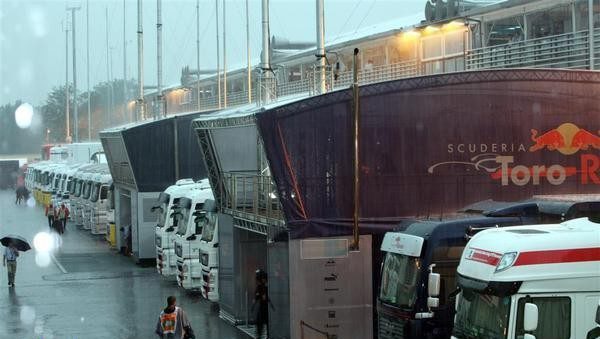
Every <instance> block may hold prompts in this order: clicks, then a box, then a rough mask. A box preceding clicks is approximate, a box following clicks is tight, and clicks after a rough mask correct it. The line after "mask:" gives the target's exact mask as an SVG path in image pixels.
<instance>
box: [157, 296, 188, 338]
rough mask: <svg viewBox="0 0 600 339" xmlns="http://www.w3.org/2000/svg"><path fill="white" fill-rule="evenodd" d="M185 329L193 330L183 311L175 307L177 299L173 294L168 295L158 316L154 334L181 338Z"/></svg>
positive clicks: (162, 336)
mask: <svg viewBox="0 0 600 339" xmlns="http://www.w3.org/2000/svg"><path fill="white" fill-rule="evenodd" d="M186 330H187V331H189V332H190V333H191V332H193V331H192V330H191V326H190V322H189V321H188V318H187V316H186V315H185V312H184V311H183V310H182V309H181V308H179V307H177V299H176V298H175V297H174V296H169V297H168V298H167V307H166V308H165V309H164V310H162V312H160V315H159V316H158V323H157V324H156V334H158V336H159V337H160V338H164V339H167V338H168V339H182V338H184V335H185V334H186ZM188 337H189V336H188Z"/></svg>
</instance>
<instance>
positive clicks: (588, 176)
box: [428, 123, 600, 186]
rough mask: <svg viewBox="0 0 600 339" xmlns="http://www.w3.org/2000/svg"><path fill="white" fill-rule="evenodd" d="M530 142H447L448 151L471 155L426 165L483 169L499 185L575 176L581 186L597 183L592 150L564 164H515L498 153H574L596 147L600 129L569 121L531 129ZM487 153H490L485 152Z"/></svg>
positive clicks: (597, 160) (597, 162)
mask: <svg viewBox="0 0 600 339" xmlns="http://www.w3.org/2000/svg"><path fill="white" fill-rule="evenodd" d="M531 141H532V142H533V144H532V145H531V146H530V147H529V148H526V147H525V146H524V145H523V144H522V143H481V144H462V143H461V144H448V145H447V152H448V153H449V154H453V153H454V154H456V153H459V154H460V153H471V154H474V155H473V156H472V157H471V158H470V159H468V161H456V160H453V161H444V162H439V163H436V164H433V165H431V166H429V168H428V172H429V173H434V172H435V171H436V170H437V168H438V167H442V166H443V167H455V166H457V165H459V166H465V167H472V168H474V169H475V170H477V171H483V172H486V173H488V174H489V175H490V177H491V178H492V179H494V180H499V181H500V183H501V185H502V186H508V185H516V186H525V185H534V186H536V185H541V184H544V183H548V184H550V185H561V184H563V183H564V182H565V181H566V180H567V178H569V177H573V176H576V177H578V181H579V183H580V184H582V185H588V184H593V185H600V156H599V155H597V154H596V153H594V154H592V153H587V154H580V155H579V161H573V160H569V165H568V166H563V165H561V164H527V165H525V164H515V157H514V156H512V155H503V154H502V153H513V154H514V153H527V151H529V152H538V151H542V150H547V151H556V152H559V153H561V154H564V155H574V154H575V153H577V152H579V151H588V152H589V151H592V150H600V131H598V132H590V131H588V130H585V129H583V128H579V127H577V126H576V125H575V124H572V123H563V124H561V125H560V126H558V127H556V128H552V129H550V130H546V131H544V132H543V133H540V132H539V131H538V130H536V129H531ZM489 152H491V153H489Z"/></svg>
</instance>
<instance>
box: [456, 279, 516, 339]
mask: <svg viewBox="0 0 600 339" xmlns="http://www.w3.org/2000/svg"><path fill="white" fill-rule="evenodd" d="M509 310H510V297H497V296H495V295H491V294H485V293H480V292H478V291H475V290H472V289H466V288H465V289H463V290H462V293H461V295H460V297H459V301H458V307H457V310H456V318H455V321H454V330H453V332H452V333H453V334H454V336H455V337H457V338H460V339H505V338H506V334H507V331H508V313H509Z"/></svg>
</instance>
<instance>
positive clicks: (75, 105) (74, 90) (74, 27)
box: [68, 6, 81, 142]
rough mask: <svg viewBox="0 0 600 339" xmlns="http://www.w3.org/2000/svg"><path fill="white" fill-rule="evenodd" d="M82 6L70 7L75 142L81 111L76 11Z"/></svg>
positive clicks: (76, 140) (77, 140) (77, 137)
mask: <svg viewBox="0 0 600 339" xmlns="http://www.w3.org/2000/svg"><path fill="white" fill-rule="evenodd" d="M80 8H81V7H79V6H78V7H69V8H68V9H69V10H70V11H71V22H72V28H71V34H72V38H71V39H72V40H73V120H74V121H73V125H74V128H73V131H74V136H75V142H79V112H78V111H77V108H78V107H77V55H76V54H75V51H76V50H77V48H76V42H77V41H76V36H77V34H76V25H75V11H77V10H79V9H80Z"/></svg>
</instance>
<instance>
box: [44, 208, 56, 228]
mask: <svg viewBox="0 0 600 339" xmlns="http://www.w3.org/2000/svg"><path fill="white" fill-rule="evenodd" d="M55 215H56V211H55V210H54V206H52V204H48V206H46V216H47V217H48V227H49V228H50V230H52V225H53V224H54V216H55Z"/></svg>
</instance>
